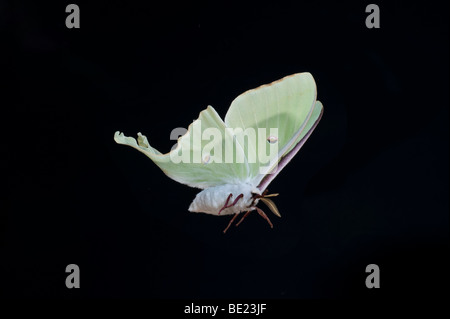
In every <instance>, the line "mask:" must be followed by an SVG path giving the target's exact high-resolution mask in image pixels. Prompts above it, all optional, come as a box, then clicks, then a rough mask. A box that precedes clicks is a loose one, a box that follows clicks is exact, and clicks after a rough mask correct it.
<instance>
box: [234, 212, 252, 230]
mask: <svg viewBox="0 0 450 319" xmlns="http://www.w3.org/2000/svg"><path fill="white" fill-rule="evenodd" d="M250 212H251V210H249V211H247V212H246V213H245V214H244V216H242V218H241V220H240V221H239V222H238V223H237V224H236V227H237V226H239V224H240V223H242V221H243V220H244V218H245V217H247V216H248V214H250Z"/></svg>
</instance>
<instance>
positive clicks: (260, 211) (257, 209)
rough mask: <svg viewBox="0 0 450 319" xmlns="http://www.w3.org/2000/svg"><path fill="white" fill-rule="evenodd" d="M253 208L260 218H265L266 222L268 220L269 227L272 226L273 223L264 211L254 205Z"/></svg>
mask: <svg viewBox="0 0 450 319" xmlns="http://www.w3.org/2000/svg"><path fill="white" fill-rule="evenodd" d="M255 208H256V211H257V212H258V214H259V215H261V217H262V218H264V219H265V220H267V222H268V223H269V225H270V228H273V224H272V222H271V221H270V219H269V217H267V215H266V213H264V212H263V211H262V209H261V208H258V207H255Z"/></svg>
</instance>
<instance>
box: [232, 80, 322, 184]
mask: <svg viewBox="0 0 450 319" xmlns="http://www.w3.org/2000/svg"><path fill="white" fill-rule="evenodd" d="M315 101H316V84H315V82H314V78H313V77H312V75H311V74H310V73H297V74H293V75H290V76H287V77H284V78H283V79H281V80H278V81H275V82H273V83H271V84H268V85H263V86H260V87H258V88H256V89H253V90H249V91H247V92H245V93H243V94H241V95H239V96H238V97H237V98H236V99H235V100H234V101H233V102H232V103H231V106H230V109H229V110H228V113H227V114H226V116H225V125H226V126H227V127H230V128H242V130H244V131H245V130H247V131H251V130H256V131H257V132H258V138H257V143H244V144H242V140H244V141H245V139H244V138H243V136H242V135H245V134H241V136H240V135H239V133H238V134H236V133H235V135H236V139H237V141H238V143H240V144H241V146H242V147H243V149H244V150H245V151H246V156H247V159H248V162H249V167H250V168H249V170H250V177H251V178H252V180H253V183H254V184H256V185H258V184H259V182H260V181H261V180H262V179H263V177H264V175H265V174H269V173H272V172H273V171H274V170H275V169H276V167H277V165H278V162H279V161H280V160H281V159H282V158H283V156H284V155H285V154H287V153H288V152H289V151H290V150H292V149H293V148H294V147H295V145H296V142H298V141H299V140H301V138H302V133H303V132H304V129H305V127H306V125H307V123H308V120H309V118H310V117H311V115H312V113H313V109H314V104H315ZM271 129H272V132H275V130H277V133H276V134H273V133H272V132H271ZM264 132H265V134H266V135H265V136H264V135H262V134H261V133H264ZM305 134H306V133H305ZM274 149H276V152H275V151H272V150H274ZM261 151H265V152H266V153H265V155H264V158H262V156H261ZM252 154H256V161H254V160H252V159H254V158H255V156H254V155H253V156H252ZM263 154H264V153H263ZM267 155H269V156H267ZM263 172H264V173H263Z"/></svg>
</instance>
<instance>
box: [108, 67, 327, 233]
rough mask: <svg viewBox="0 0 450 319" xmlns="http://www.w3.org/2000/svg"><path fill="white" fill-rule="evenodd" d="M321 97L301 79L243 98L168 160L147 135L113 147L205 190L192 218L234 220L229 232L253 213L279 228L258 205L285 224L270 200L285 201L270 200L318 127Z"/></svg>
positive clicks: (206, 114) (212, 115)
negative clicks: (282, 175)
mask: <svg viewBox="0 0 450 319" xmlns="http://www.w3.org/2000/svg"><path fill="white" fill-rule="evenodd" d="M316 96H317V90H316V84H315V81H314V78H313V76H312V75H311V74H310V73H307V72H305V73H297V74H293V75H290V76H286V77H284V78H282V79H280V80H278V81H275V82H272V83H270V84H266V85H262V86H260V87H258V88H256V89H252V90H248V91H246V92H244V93H243V94H241V95H239V96H238V97H237V98H235V99H234V100H233V102H232V103H231V106H230V108H229V109H228V112H227V114H226V115H225V120H224V121H223V120H222V119H221V118H220V116H219V115H218V113H217V112H216V111H215V109H214V108H213V107H212V106H208V107H207V108H206V109H205V110H203V111H201V112H200V114H199V117H198V119H197V120H195V121H193V122H192V124H191V125H190V126H189V128H188V130H187V132H186V133H185V134H184V135H183V136H181V137H180V138H179V139H178V141H177V144H176V146H174V147H173V148H172V150H171V151H170V152H168V153H166V154H162V153H161V152H159V151H157V150H156V149H154V148H153V147H151V146H150V144H149V143H148V140H147V138H146V137H145V136H144V135H142V134H141V133H138V134H137V135H138V137H137V141H136V139H134V138H132V137H127V136H125V135H124V134H123V133H121V132H119V131H117V132H116V133H115V135H114V140H115V141H116V142H117V143H119V144H123V145H129V146H131V147H133V148H135V149H137V150H138V151H140V152H142V153H144V154H145V155H147V156H148V157H149V158H150V159H151V160H152V161H153V162H154V163H155V164H156V165H158V166H159V168H160V169H161V170H162V171H163V172H164V173H165V174H166V175H167V176H168V177H170V178H172V179H173V180H175V181H177V182H179V183H182V184H185V185H188V186H190V187H196V188H199V189H202V191H200V192H199V193H198V194H197V195H196V197H195V199H194V200H193V202H192V203H191V205H190V206H189V209H188V210H189V211H190V212H202V213H207V214H212V215H216V216H224V215H233V217H232V219H231V220H230V222H229V223H228V225H227V227H226V228H225V230H224V231H223V232H224V233H225V232H226V231H227V230H228V228H229V227H230V226H231V225H232V224H233V222H234V220H235V219H236V217H237V216H238V215H239V214H241V213H244V212H245V214H243V216H242V218H241V219H240V221H239V222H238V223H237V224H236V226H238V225H239V224H240V223H241V222H242V221H243V220H244V219H245V217H246V216H248V214H249V213H250V212H252V211H254V210H256V211H257V212H258V214H259V215H261V216H262V217H263V218H264V219H265V220H266V221H267V222H268V224H269V225H270V227H271V228H273V224H272V222H271V221H270V219H269V217H268V216H267V215H266V214H265V213H264V211H263V210H262V209H261V208H259V207H257V204H258V203H259V201H262V202H263V203H265V204H266V205H267V206H268V208H269V209H270V210H271V211H272V212H273V213H274V214H275V215H276V216H278V217H281V215H280V213H279V211H278V209H277V207H276V205H275V203H274V202H273V201H272V200H271V199H269V198H270V197H273V196H277V195H278V194H267V186H268V185H269V184H270V183H271V182H272V180H273V179H274V178H275V177H276V176H277V175H278V173H279V172H280V171H281V170H282V169H283V168H284V167H285V166H286V164H287V163H289V161H290V160H291V159H292V158H293V157H294V156H295V154H297V152H298V151H299V150H300V148H301V147H302V146H303V144H304V143H305V141H306V140H307V139H308V138H309V136H310V135H311V133H312V131H313V130H314V129H315V127H316V126H317V124H318V123H319V121H320V119H321V117H322V114H323V106H322V103H320V102H319V101H317V100H316ZM212 131H214V132H215V133H214V134H211V132H212ZM208 132H209V133H208ZM252 132H253V133H256V134H258V133H259V136H258V138H256V139H255V138H250V137H254V135H252V134H250V133H252ZM261 132H262V133H261ZM273 132H275V134H273ZM264 134H266V135H264ZM199 137H201V138H200V139H199ZM211 137H213V139H212V138H211ZM275 146H276V152H272V151H271V152H270V154H269V155H268V156H267V151H266V153H261V152H259V151H260V150H261V149H263V148H267V147H269V148H270V150H273V147H275ZM256 153H257V155H255V154H256ZM252 154H253V156H251V155H252ZM263 157H265V162H263V161H262V158H263Z"/></svg>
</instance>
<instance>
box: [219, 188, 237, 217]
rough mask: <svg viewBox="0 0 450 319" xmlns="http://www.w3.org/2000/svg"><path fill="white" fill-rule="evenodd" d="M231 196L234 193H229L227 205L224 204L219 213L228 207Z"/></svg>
mask: <svg viewBox="0 0 450 319" xmlns="http://www.w3.org/2000/svg"><path fill="white" fill-rule="evenodd" d="M231 196H233V194H231V193H230V195H228V197H227V200H226V201H225V205H223V207H222V208H221V209H220V210H219V213H218V214H217V215H220V212H221V211H223V210H224V209H225V208H227V205H228V202H229V201H230V198H231Z"/></svg>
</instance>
